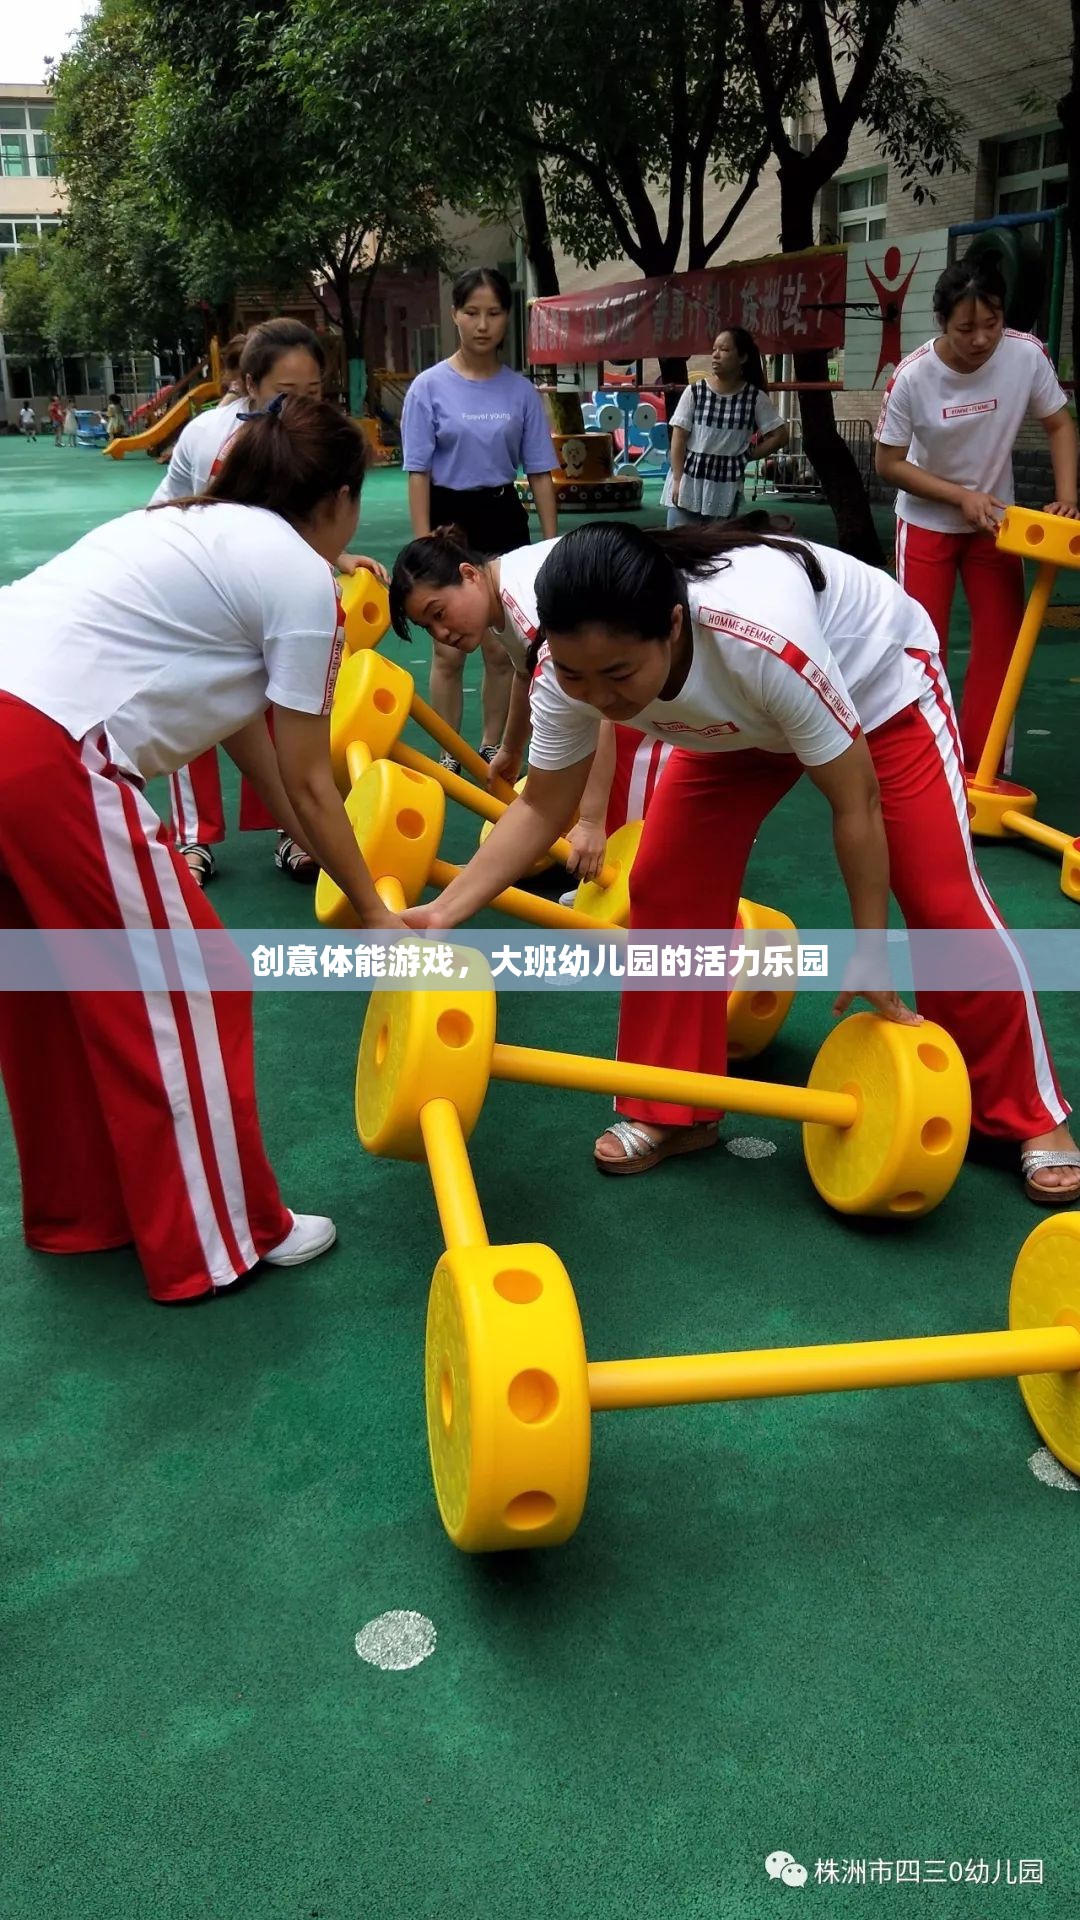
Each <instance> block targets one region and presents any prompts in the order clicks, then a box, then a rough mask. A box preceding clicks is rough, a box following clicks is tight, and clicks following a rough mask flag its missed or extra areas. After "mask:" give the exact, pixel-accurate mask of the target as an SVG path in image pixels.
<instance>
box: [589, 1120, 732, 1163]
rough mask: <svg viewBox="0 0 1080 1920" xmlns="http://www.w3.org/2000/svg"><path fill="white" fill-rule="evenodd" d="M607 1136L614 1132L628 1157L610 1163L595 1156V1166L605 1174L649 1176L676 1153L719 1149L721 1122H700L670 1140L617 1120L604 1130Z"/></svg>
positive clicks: (675, 1133) (632, 1122) (679, 1128)
mask: <svg viewBox="0 0 1080 1920" xmlns="http://www.w3.org/2000/svg"><path fill="white" fill-rule="evenodd" d="M604 1133H610V1134H611V1135H612V1137H613V1138H614V1139H616V1140H617V1141H618V1143H619V1145H620V1147H621V1148H622V1150H623V1155H624V1158H623V1159H622V1160H609V1159H607V1158H606V1156H605V1157H601V1155H600V1154H598V1153H594V1154H593V1165H594V1166H595V1167H596V1168H598V1170H599V1171H600V1172H601V1173H614V1174H622V1173H648V1171H649V1168H650V1167H656V1166H659V1164H660V1162H661V1160H671V1159H673V1158H674V1156H675V1155H676V1154H679V1153H700V1152H701V1150H702V1148H703V1147H715V1145H716V1142H717V1139H718V1138H719V1122H718V1121H716V1120H698V1121H696V1122H695V1124H694V1125H693V1126H691V1127H676V1128H675V1129H674V1131H673V1132H672V1133H669V1135H668V1137H667V1139H666V1140H651V1139H650V1138H649V1135H648V1134H647V1133H646V1132H645V1129H644V1127H639V1126H637V1125H636V1124H635V1123H634V1121H633V1120H613V1121H612V1123H611V1125H610V1127H605V1128H604ZM601 1138H603V1135H601Z"/></svg>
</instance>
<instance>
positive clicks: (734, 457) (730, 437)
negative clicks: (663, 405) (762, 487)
mask: <svg viewBox="0 0 1080 1920" xmlns="http://www.w3.org/2000/svg"><path fill="white" fill-rule="evenodd" d="M671 425H672V426H673V427H682V428H684V429H685V431H686V432H687V433H688V434H689V442H688V445H687V449H686V464H685V467H684V469H683V480H682V488H681V491H680V493H679V498H678V500H676V499H675V497H674V484H675V482H674V475H673V474H670V473H669V474H668V477H667V480H666V482H665V483H664V491H663V495H662V500H663V504H664V506H666V507H673V506H679V507H682V508H683V509H684V510H685V511H686V512H688V513H700V514H703V515H705V517H706V518H707V519H710V520H725V519H727V518H728V516H729V515H730V514H732V513H734V512H736V511H737V508H738V502H739V499H740V497H741V495H742V483H743V475H744V474H745V472H746V462H747V459H748V457H749V450H750V442H751V440H752V439H753V437H754V435H755V434H756V433H769V432H771V430H772V428H773V427H778V426H779V425H780V415H779V414H778V412H777V411H776V408H775V407H774V406H773V403H772V401H771V400H770V399H769V396H768V394H766V393H762V392H761V391H760V389H759V388H758V387H754V386H751V385H750V384H749V383H747V385H746V386H743V387H740V388H739V389H738V391H737V392H736V393H714V392H713V389H712V388H711V387H710V386H709V384H708V381H707V380H695V381H694V382H693V383H692V385H691V386H689V387H688V388H687V390H686V392H685V393H684V394H683V397H682V399H681V400H680V401H679V404H678V406H677V407H676V409H675V412H674V414H673V415H672V419H671Z"/></svg>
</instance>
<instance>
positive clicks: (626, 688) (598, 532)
mask: <svg viewBox="0 0 1080 1920" xmlns="http://www.w3.org/2000/svg"><path fill="white" fill-rule="evenodd" d="M532 613H533V619H534V621H535V624H536V625H537V627H538V629H539V630H540V634H542V635H543V637H544V638H545V640H546V644H547V647H548V649H549V650H550V652H549V658H548V659H547V660H546V662H545V664H544V669H543V672H542V674H541V675H540V677H539V679H538V680H537V682H536V684H535V685H534V688H533V696H532V743H531V746H530V749H529V763H530V765H529V778H528V781H527V782H526V786H525V790H524V793H523V796H522V799H521V802H520V803H519V804H518V805H516V806H514V807H511V808H510V809H509V810H508V812H507V813H506V814H505V816H504V817H503V819H502V820H501V821H500V822H499V824H498V826H497V827H496V828H495V830H494V832H493V833H492V834H491V836H490V838H489V839H488V840H487V842H486V844H485V845H484V846H483V847H482V848H481V849H480V851H479V852H478V853H477V854H476V855H475V856H474V858H473V859H472V860H471V861H470V863H469V865H468V866H467V867H466V868H465V869H464V870H463V872H462V873H461V875H460V876H459V877H458V878H457V879H455V880H454V881H452V882H451V884H450V886H449V887H448V888H447V889H446V892H445V893H444V894H443V895H442V896H441V898H440V899H439V900H437V901H436V902H435V903H434V904H433V905H431V906H427V907H420V908H414V909H412V911H411V912H410V913H409V914H408V915H407V916H406V918H407V920H408V923H409V924H410V925H413V926H437V927H443V926H455V925H457V924H458V923H459V922H460V921H462V920H464V919H467V918H468V916H469V915H470V914H472V913H474V912H476V911H477V909H478V908H480V907H481V906H485V905H487V903H488V902H489V901H490V900H492V899H493V898H494V897H495V895H496V894H497V893H498V892H499V891H500V890H501V889H502V888H503V887H505V886H507V885H508V884H509V883H510V881H511V880H516V879H517V878H519V877H520V875H521V874H523V873H526V872H527V871H528V869H529V867H530V866H531V865H532V862H533V861H534V860H535V859H536V857H537V854H538V853H539V852H541V851H542V849H543V848H544V847H546V846H548V845H550V843H551V841H552V839H553V838H554V837H555V835H556V834H557V833H558V831H559V829H560V827H561V826H562V824H563V822H564V821H565V820H566V819H567V818H569V817H570V816H572V814H573V813H574V811H575V809H576V808H577V805H578V802H579V801H580V798H581V795H582V792H583V790H584V787H585V783H586V780H587V778H588V774H589V768H590V765H591V761H592V756H593V753H594V750H595V747H596V742H597V735H598V731H599V727H600V721H601V717H603V718H606V719H610V720H619V721H624V720H625V721H632V722H633V724H634V725H635V726H636V727H638V728H640V729H641V730H642V731H643V732H644V733H646V734H650V735H652V736H653V737H654V738H656V739H659V740H670V741H673V742H677V743H678V744H677V746H676V749H675V751H674V752H673V753H672V755H671V758H670V760H669V762H668V765H667V767H666V768H665V771H664V776H663V779H662V780H661V782H660V785H659V788H658V791H657V793H656V796H655V798H654V800H653V804H652V807H651V809H650V811H649V814H648V817H647V819H646V822H645V828H644V832H643V835H642V841H641V849H640V852H639V854H638V857H637V859H636V861H635V863H634V869H633V876H632V882H631V921H630V924H631V928H632V929H634V928H649V929H653V930H655V929H659V928H694V927H703V926H705V927H732V926H734V924H735V916H736V911H737V908H738V901H739V896H740V893H741V891H742V882H743V875H744V871H745V867H746V862H747V858H748V856H749V852H750V848H751V846H752V844H753V841H754V838H755V836H756V834H757V832H758V830H759V828H760V826H761V823H762V821H763V820H764V819H765V817H766V816H767V815H768V814H769V813H770V812H771V810H772V808H773V807H774V806H775V805H776V804H777V802H778V801H779V800H781V799H782V798H783V796H784V794H785V793H787V792H789V791H790V789H791V788H792V787H793V786H794V785H795V783H796V781H797V780H798V779H799V778H800V776H801V775H802V774H803V773H804V772H805V773H807V774H808V775H809V778H810V779H811V780H812V782H813V783H814V785H815V786H817V787H818V788H819V789H820V791H821V792H822V793H823V794H824V795H825V797H826V799H827V800H828V802H829V804H830V806H831V808H832V814H833V845H834V847H835V849H836V854H837V858H838V861H839V864H840V868H841V872H842V874H843V878H844V882H845V885H846V887H847V890H848V895H849V898H850V901H851V911H852V919H853V922H854V925H855V927H856V928H857V929H859V930H861V931H862V932H863V933H865V935H866V939H865V941H863V942H862V943H861V946H862V947H863V948H865V949H866V951H867V953H868V954H869V955H871V956H873V958H874V959H876V960H877V962H878V964H879V966H880V964H881V962H882V960H883V956H884V935H883V931H882V930H883V929H884V928H885V926H886V924H887V918H888V902H889V892H890V887H891V890H892V892H893V894H894V895H895V897H896V899H897V901H898V903H899V905H900V908H901V911H902V912H903V914H904V917H905V919H906V921H907V923H908V925H909V926H910V927H914V928H945V929H973V930H976V929H977V930H979V931H981V932H988V931H989V932H996V933H997V934H998V935H999V937H1000V942H1001V965H1002V971H1003V974H1004V976H1005V977H1006V978H1007V979H1008V980H1009V981H1010V983H1011V982H1015V986H1010V988H1009V989H1007V990H1002V991H1000V992H993V993H990V992H984V993H974V992H973V993H967V994H964V993H939V992H933V993H925V994H923V993H920V995H919V1005H920V1007H921V1008H922V1009H923V1010H924V1011H925V1013H926V1014H927V1015H929V1016H930V1017H931V1018H933V1019H935V1020H937V1021H939V1022H940V1023H941V1025H942V1026H944V1027H946V1028H947V1029H948V1030H949V1031H950V1032H951V1033H952V1034H953V1035H954V1037H955V1038H956V1040H957V1042H958V1044H959V1046H960V1047H961V1050H962V1052H963V1054H964V1058H965V1059H966V1061H967V1065H968V1070H969V1072H970V1075H971V1083H972V1098H973V1108H974V1117H975V1125H976V1126H977V1127H978V1128H979V1129H980V1130H981V1131H982V1132H983V1133H986V1134H990V1135H996V1136H997V1137H999V1138H1002V1139H1005V1140H1011V1141H1016V1142H1017V1144H1018V1145H1019V1146H1020V1148H1021V1166H1022V1169H1023V1173H1024V1176H1025V1183H1026V1191H1027V1193H1028V1195H1029V1197H1030V1198H1031V1199H1033V1200H1036V1201H1039V1202H1041V1203H1043V1204H1048V1205H1056V1206H1062V1205H1067V1204H1068V1203H1069V1202H1070V1201H1071V1200H1074V1199H1076V1198H1078V1197H1080V1153H1078V1152H1077V1150H1076V1147H1075V1144H1074V1142H1073V1140H1072V1138H1071V1135H1070V1134H1069V1131H1068V1128H1067V1126H1066V1124H1065V1117H1066V1114H1067V1112H1068V1108H1067V1106H1066V1104H1065V1101H1064V1100H1063V1098H1062V1096H1061V1093H1060V1091H1059V1089H1058V1086H1057V1083H1056V1080H1055V1077H1054V1071H1053V1067H1052V1065H1051V1063H1050V1059H1049V1054H1048V1052H1047V1046H1046V1041H1045V1038H1044V1035H1043V1031H1042V1027H1041V1025H1040V1022H1039V1017H1038V1013H1037V1011H1036V1007H1035V999H1034V994H1033V993H1032V990H1031V986H1030V983H1029V982H1028V980H1027V977H1026V975H1025V973H1024V971H1023V964H1022V961H1021V960H1020V956H1019V954H1018V953H1017V952H1016V950H1015V948H1014V947H1013V945H1012V942H1011V940H1010V939H1009V936H1008V933H1007V932H1006V930H1005V928H1004V925H1003V923H1002V921H1001V919H1000V916H999V915H998V912H997V909H996V908H995V906H994V903H993V901H992V900H991V898H990V895H989V893H988V892H987V890H986V887H985V885H984V883H983V881H982V879H981V877H980V875H979V872H978V869H977V867H976V865H975V859H974V855H973V852H972V846H971V838H970V834H969V832H968V816H967V806H966V799H965V793H964V783H963V773H962V769H961V766H960V762H959V758H958V755H957V751H956V734H955V724H956V723H955V716H954V714H953V708H952V703H951V700H950V698H949V690H948V685H947V682H946V680H945V676H944V674H943V672H942V670H941V665H940V659H939V656H938V650H937V642H936V638H935V635H934V630H933V627H932V626H931V624H930V621H929V620H928V618H927V616H926V614H925V613H924V612H923V610H922V608H921V607H918V606H917V605H916V604H915V602H914V601H913V600H910V599H909V598H908V597H907V595H905V594H904V593H903V592H902V591H901V590H900V588H899V587H897V586H896V585H895V583H894V582H893V581H892V580H890V579H889V578H888V577H887V575H885V574H882V573H881V572H880V571H878V570H876V569H874V568H871V567H867V566H864V565H863V564H862V563H861V562H860V561H858V560H854V559H852V558H851V557H850V556H849V555H847V554H843V553H838V552H834V551H832V550H831V549H827V548H821V547H815V546H812V545H810V544H809V543H807V542H801V541H795V540H791V539H789V538H786V537H783V536H781V535H780V534H778V532H777V531H776V530H775V529H773V528H772V527H771V523H770V522H769V521H768V520H767V518H766V517H765V516H764V515H761V516H755V520H754V522H753V523H751V522H748V521H743V522H741V523H740V524H739V525H738V526H728V527H719V526H718V527H713V528H696V527H694V528H691V527H681V528H676V529H675V530H673V531H671V532H667V533H655V532H654V533H646V532H644V531H642V530H640V529H638V528H636V527H632V526H629V525H623V524H619V523H617V522H615V523H612V522H608V523H606V524H598V525H593V526H586V527H582V528H580V529H578V530H577V531H575V532H574V533H570V534H567V535H566V536H565V538H564V539H562V540H560V541H559V542H557V544H556V545H555V546H554V547H553V548H552V551H551V553H550V554H549V556H548V558H547V560H546V561H545V563H544V565H543V567H542V568H541V570H540V573H539V576H538V578H537V581H536V586H535V594H534V600H533V609H532ZM538 637H539V635H538ZM928 848H932V849H933V858H932V859H928V858H927V849H928ZM860 977H861V978H862V979H866V978H868V977H869V976H868V975H867V974H866V973H865V972H864V973H863V974H862V975H861V976H860V974H859V972H858V971H857V970H855V969H854V968H853V970H852V972H851V974H850V976H849V978H850V983H851V984H850V990H848V991H845V992H843V993H841V994H840V996H839V998H838V999H837V1001H836V1003H835V1007H834V1011H836V1012H843V1011H844V1010H845V1009H846V1008H847V1007H848V1006H849V1005H850V1003H851V1001H852V999H853V998H854V997H855V996H856V994H861V997H862V998H864V999H866V1000H868V1001H869V1002H870V1003H871V1005H872V1006H873V1007H874V1008H875V1009H876V1010H877V1011H878V1012H879V1013H882V1014H884V1015H885V1016H886V1017H887V1018H890V1019H894V1020H900V1021H903V1022H911V1021H913V1020H915V1018H916V1016H915V1015H914V1014H913V1013H911V1012H910V1010H909V1009H908V1008H907V1007H906V1006H905V1005H904V1004H903V1002H902V1001H901V1000H900V999H899V997H898V995H897V994H896V993H894V992H889V991H883V990H873V991H863V990H862V989H861V988H860V986H859V984H858V983H859V979H860ZM725 1011H726V999H725V995H724V994H723V993H722V992H719V993H709V992H697V991H694V992H685V993H684V992H674V993H651V992H648V993H646V992H640V993H639V992H633V993H628V994H627V995H626V996H625V998H624V1000H623V1003H622V1012H621V1020H620V1028H619V1051H620V1054H621V1055H622V1057H623V1058H626V1059H632V1060H641V1061H645V1062H648V1063H650V1064H663V1065H665V1066H678V1067H683V1068H687V1069H690V1070H693V1071H704V1072H708V1073H723V1072H724V1071H725V1066H726V1018H725ZM619 1108H620V1114H621V1116H622V1117H621V1118H620V1119H618V1120H617V1121H616V1122H615V1123H614V1124H613V1126H612V1127H610V1128H609V1129H608V1130H607V1132H606V1133H605V1134H604V1135H603V1136H602V1138H601V1139H600V1140H599V1141H598V1142H597V1144H596V1150H595V1151H596V1162H597V1165H598V1166H599V1167H600V1169H601V1170H602V1171H603V1172H605V1173H637V1172H644V1171H645V1170H646V1169H647V1168H649V1167H652V1166H655V1165H656V1164H657V1162H658V1161H660V1160H663V1159H665V1158H667V1156H668V1155H670V1154H673V1153H686V1152H692V1151H694V1150H695V1149H696V1148H699V1147H708V1146H712V1145H714V1144H715V1141H716V1137H717V1133H716V1117H715V1116H711V1115H706V1116H702V1114H701V1113H700V1112H698V1111H696V1110H695V1109H693V1108H691V1107H681V1106H672V1105H669V1104H666V1103H658V1102H653V1101H635V1100H623V1101H620V1103H619Z"/></svg>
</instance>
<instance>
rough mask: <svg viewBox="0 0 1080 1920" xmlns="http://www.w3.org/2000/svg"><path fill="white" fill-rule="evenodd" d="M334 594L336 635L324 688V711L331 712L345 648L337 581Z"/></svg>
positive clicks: (331, 648) (343, 618) (342, 613)
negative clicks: (335, 602)
mask: <svg viewBox="0 0 1080 1920" xmlns="http://www.w3.org/2000/svg"><path fill="white" fill-rule="evenodd" d="M334 594H335V597H336V599H337V617H336V620H335V622H334V637H333V640H332V641H331V642H330V659H329V661H328V662H327V667H326V684H325V686H324V688H323V703H322V711H323V713H329V711H330V709H331V707H332V706H333V704H334V688H335V687H336V686H337V677H338V669H339V668H340V666H341V656H342V653H343V652H344V650H345V609H344V607H343V606H342V604H341V594H340V592H339V591H338V585H337V581H336V580H335V582H334Z"/></svg>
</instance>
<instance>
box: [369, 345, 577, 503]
mask: <svg viewBox="0 0 1080 1920" xmlns="http://www.w3.org/2000/svg"><path fill="white" fill-rule="evenodd" d="M401 436H402V441H403V460H402V464H403V466H404V467H405V470H406V472H408V473H430V475H431V478H432V481H433V483H434V485H435V486H437V487H452V488H453V489H454V491H455V492H456V493H465V492H468V491H470V490H471V489H472V488H473V487H505V486H506V485H507V484H508V483H509V482H510V481H511V480H513V479H515V478H516V476H517V473H518V470H519V468H520V469H521V470H523V471H524V472H525V473H550V472H551V471H552V469H553V468H554V467H555V466H556V465H557V464H558V463H557V461H556V459H555V449H554V447H553V446H552V444H551V429H550V427H549V426H548V421H547V415H546V413H545V412H544V403H543V401H542V400H541V398H540V395H539V394H538V393H537V391H536V388H535V387H533V386H531V385H530V383H529V381H528V380H526V379H525V377H524V375H523V374H520V373H513V372H511V370H510V368H509V367H500V368H499V371H498V373H496V374H493V375H492V378H491V379H490V380H467V379H466V377H465V375H464V374H463V373H459V372H458V371H457V368H456V367H452V366H451V365H450V362H449V361H448V360H440V362H439V364H438V366H437V367H428V368H427V370H426V371H425V372H424V373H420V374H417V376H416V379H415V380H414V381H413V382H412V385H411V386H410V388H409V391H408V393H407V394H406V395H405V407H404V411H403V413H402V416H401Z"/></svg>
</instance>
